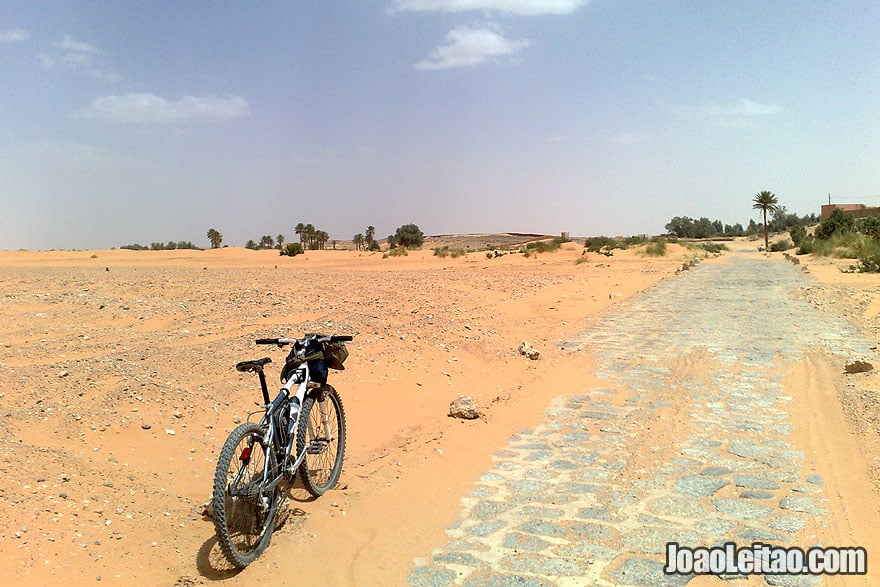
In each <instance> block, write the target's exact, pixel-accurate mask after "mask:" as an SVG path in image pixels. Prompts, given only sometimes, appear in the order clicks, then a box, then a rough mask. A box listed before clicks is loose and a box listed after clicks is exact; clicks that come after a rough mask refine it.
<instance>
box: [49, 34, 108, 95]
mask: <svg viewBox="0 0 880 587" xmlns="http://www.w3.org/2000/svg"><path fill="white" fill-rule="evenodd" d="M52 47H53V49H54V50H52V51H51V52H49V53H46V52H43V53H39V54H38V55H37V59H38V60H39V62H40V66H41V67H42V68H43V69H45V70H47V71H48V70H51V69H54V68H55V67H58V66H61V67H64V68H66V69H68V70H71V71H76V72H79V73H81V74H85V75H88V76H90V77H93V78H95V79H99V80H101V81H105V82H109V83H116V82H118V81H119V80H120V79H122V76H120V75H119V74H118V73H116V72H115V71H112V70H109V69H102V68H99V67H95V66H94V63H95V59H96V58H98V57H99V56H101V55H103V54H104V52H103V51H101V50H100V49H98V48H97V47H95V46H94V45H90V44H88V43H83V42H80V41H77V40H74V38H73V37H71V36H70V35H64V37H63V38H62V39H61V40H60V41H58V42H57V43H55V44H54V45H52Z"/></svg>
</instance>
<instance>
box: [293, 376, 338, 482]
mask: <svg viewBox="0 0 880 587" xmlns="http://www.w3.org/2000/svg"><path fill="white" fill-rule="evenodd" d="M321 402H328V403H327V404H326V405H327V407H328V410H327V420H328V425H329V429H330V435H331V438H330V439H328V438H326V437H324V435H323V431H324V424H323V422H322V419H321V410H320V409H319V406H320V403H321ZM301 411H302V413H301V414H300V420H299V426H298V430H297V434H296V454H302V452H303V450H305V451H306V456H305V458H304V459H303V462H302V463H301V464H300V466H299V473H300V478H301V479H302V482H303V485H304V486H305V488H306V490H307V491H308V492H309V493H311V494H312V495H314V496H315V497H319V496H321V495H323V494H324V493H326V492H327V491H328V490H330V489H332V488H333V487H334V486H335V485H336V483H337V482H338V481H339V475H340V474H341V473H342V461H343V459H344V458H345V410H344V408H343V407H342V400H341V399H340V398H339V394H338V393H337V391H336V390H335V389H334V388H333V387H332V386H331V385H326V384H325V385H322V386H321V387H320V388H319V389H318V390H316V392H315V394H313V395H309V396H308V397H306V398H305V401H303V405H302V409H301Z"/></svg>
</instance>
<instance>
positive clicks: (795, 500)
mask: <svg viewBox="0 0 880 587" xmlns="http://www.w3.org/2000/svg"><path fill="white" fill-rule="evenodd" d="M779 507H781V508H782V509H784V510H792V511H795V512H806V513H808V514H816V515H818V516H821V515H824V514H825V513H826V511H825V509H824V508H822V507H820V506H819V504H818V503H817V502H816V500H815V499H814V498H812V497H804V496H800V495H789V496H787V497H784V498H782V501H780V502H779Z"/></svg>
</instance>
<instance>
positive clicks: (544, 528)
mask: <svg viewBox="0 0 880 587" xmlns="http://www.w3.org/2000/svg"><path fill="white" fill-rule="evenodd" d="M519 529H520V530H522V531H523V532H526V533H528V534H537V535H539V536H565V534H566V532H565V528H563V527H562V526H560V525H559V524H551V523H549V522H544V521H543V520H532V521H531V522H526V523H525V524H522V525H521V526H520V527H519Z"/></svg>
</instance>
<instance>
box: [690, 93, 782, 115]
mask: <svg viewBox="0 0 880 587" xmlns="http://www.w3.org/2000/svg"><path fill="white" fill-rule="evenodd" d="M781 111H782V109H781V108H780V107H779V106H777V105H776V104H769V105H764V104H758V103H757V102H753V101H752V100H749V99H746V98H743V99H741V100H740V101H739V102H737V103H736V104H735V105H734V106H721V105H720V104H715V103H714V102H712V103H709V104H706V105H705V106H703V108H702V112H703V113H704V114H707V115H709V116H722V117H727V116H766V115H768V114H778V113H779V112H781Z"/></svg>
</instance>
